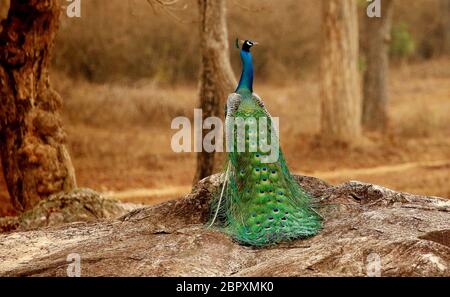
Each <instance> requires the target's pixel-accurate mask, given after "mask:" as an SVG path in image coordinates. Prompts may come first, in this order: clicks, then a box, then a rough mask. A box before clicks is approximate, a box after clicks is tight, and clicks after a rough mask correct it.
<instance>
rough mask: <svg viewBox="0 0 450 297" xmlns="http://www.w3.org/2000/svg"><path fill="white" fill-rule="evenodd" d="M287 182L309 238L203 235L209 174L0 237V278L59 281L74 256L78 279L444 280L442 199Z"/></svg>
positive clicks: (446, 250) (447, 211) (446, 251)
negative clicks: (155, 197) (112, 210)
mask: <svg viewBox="0 0 450 297" xmlns="http://www.w3.org/2000/svg"><path fill="white" fill-rule="evenodd" d="M294 178H295V179H296V180H297V181H298V182H299V184H300V185H301V186H302V188H303V189H305V191H307V192H308V193H309V194H310V195H311V196H312V197H313V198H314V200H315V201H320V203H318V204H317V205H316V209H317V211H318V212H319V213H320V214H321V216H322V217H323V218H324V220H325V224H324V228H323V230H321V232H320V234H319V235H317V236H315V237H312V238H308V239H304V240H301V239H299V240H294V241H290V242H284V243H281V244H277V245H274V246H271V247H270V248H249V247H246V246H242V245H239V244H237V243H236V242H235V241H234V240H232V239H231V238H230V237H228V236H227V235H226V234H224V233H222V232H218V230H215V229H214V228H205V227H204V224H205V223H206V221H207V220H208V214H209V201H210V199H211V196H212V195H213V193H215V192H216V191H217V189H220V185H221V180H222V179H221V174H217V175H214V176H211V177H209V178H206V179H204V180H202V181H201V182H200V183H199V184H198V185H197V186H196V187H195V188H194V190H193V191H192V193H191V194H189V195H187V196H186V197H185V198H183V199H180V200H176V201H174V200H173V201H169V202H165V203H162V204H159V205H155V206H150V207H146V208H140V209H135V210H133V211H131V212H130V213H128V214H126V215H124V216H122V217H121V218H120V219H117V220H107V221H99V222H93V223H83V222H79V223H72V224H65V225H62V226H58V227H56V226H53V227H52V226H51V227H48V228H44V229H39V230H36V229H33V230H30V231H27V232H13V233H7V234H0V242H1V243H2V244H1V245H0V260H1V261H0V276H67V271H68V267H69V265H70V264H71V263H73V262H70V261H68V259H67V257H68V255H69V254H72V253H74V252H75V253H78V254H79V255H80V257H81V263H80V264H81V266H80V267H81V276H83V277H87V276H217V277H218V276H228V277H232V276H259V277H261V276H272V277H273V276H291V277H295V276H450V265H449V263H450V230H448V229H449V228H448V222H449V220H450V203H449V201H448V200H447V199H444V198H438V197H425V196H418V195H412V194H408V193H401V192H395V191H392V190H390V189H387V188H384V187H381V186H377V185H372V184H366V183H361V182H357V181H352V182H347V183H344V184H342V185H337V186H331V185H329V184H327V183H326V182H324V181H321V180H319V179H316V178H313V177H306V176H294ZM39 217H40V216H36V218H39ZM67 222H68V220H66V223H67ZM29 223H32V222H29ZM27 225H28V224H26V225H25V226H24V227H25V229H26V227H27ZM31 225H32V226H33V225H34V224H31ZM38 225H40V223H39V222H38ZM168 247H170V248H168ZM206 263H207V264H206ZM374 264H375V265H374Z"/></svg>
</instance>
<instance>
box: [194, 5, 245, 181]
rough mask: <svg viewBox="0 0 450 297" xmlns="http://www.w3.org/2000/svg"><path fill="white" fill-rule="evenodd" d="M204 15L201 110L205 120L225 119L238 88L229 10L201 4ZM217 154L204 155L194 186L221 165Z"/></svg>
mask: <svg viewBox="0 0 450 297" xmlns="http://www.w3.org/2000/svg"><path fill="white" fill-rule="evenodd" d="M198 6H199V15H200V46H201V55H202V65H201V74H200V95H199V96H200V108H201V109H202V111H203V118H204V119H205V118H206V117H210V116H216V117H220V118H223V111H224V104H225V100H226V98H227V96H228V94H229V93H231V92H232V91H233V88H234V87H235V85H236V79H235V77H234V74H233V70H232V69H231V64H230V60H229V46H228V33H227V25H226V7H225V1H224V0H198ZM218 159H219V157H218V156H217V154H215V153H214V152H213V153H208V152H205V151H203V152H200V153H198V155H197V170H196V174H195V179H194V182H196V181H198V180H200V179H202V178H204V177H207V176H209V175H211V174H212V173H213V171H214V170H215V169H216V167H217V165H216V164H218V163H220V162H219V160H218Z"/></svg>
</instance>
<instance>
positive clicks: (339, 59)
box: [321, 0, 361, 143]
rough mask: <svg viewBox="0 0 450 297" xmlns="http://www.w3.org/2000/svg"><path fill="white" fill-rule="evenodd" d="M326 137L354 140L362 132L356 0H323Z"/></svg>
mask: <svg viewBox="0 0 450 297" xmlns="http://www.w3.org/2000/svg"><path fill="white" fill-rule="evenodd" d="M322 6H323V8H322V9H323V29H322V31H323V36H322V57H321V96H322V131H321V132H322V136H323V137H324V138H325V139H328V140H332V141H339V142H343V143H350V142H352V141H353V140H354V139H357V138H358V137H359V136H360V134H361V91H360V80H359V73H358V51H359V49H358V19H357V10H356V8H357V7H356V1H354V0H323V1H322Z"/></svg>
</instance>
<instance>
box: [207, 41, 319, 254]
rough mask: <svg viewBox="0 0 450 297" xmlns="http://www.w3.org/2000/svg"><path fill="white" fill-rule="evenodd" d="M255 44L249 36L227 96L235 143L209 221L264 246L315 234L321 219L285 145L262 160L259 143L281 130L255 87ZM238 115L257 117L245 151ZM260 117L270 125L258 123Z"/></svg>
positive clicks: (242, 240)
mask: <svg viewBox="0 0 450 297" xmlns="http://www.w3.org/2000/svg"><path fill="white" fill-rule="evenodd" d="M253 45H254V42H252V41H249V40H247V41H245V42H244V44H243V46H242V49H241V51H240V54H241V59H242V64H243V70H242V75H241V79H240V81H239V85H238V87H237V88H236V91H235V93H232V94H230V96H229V97H228V100H227V106H226V120H225V122H226V127H227V143H230V139H231V138H233V141H232V142H233V144H232V146H231V148H232V150H231V151H229V152H228V163H227V164H228V165H227V169H226V171H225V173H224V174H223V175H222V176H223V184H222V187H221V188H220V191H218V192H217V193H216V195H215V196H214V199H213V200H212V203H211V220H210V225H213V224H216V225H220V226H221V228H222V230H223V231H224V232H226V233H228V234H229V235H230V236H232V237H233V238H234V239H236V240H237V241H239V242H240V243H242V244H248V245H253V246H264V245H268V244H273V243H277V242H280V241H284V240H291V239H295V238H305V237H309V236H312V235H315V234H317V233H318V232H319V230H320V228H321V219H320V216H319V215H318V214H317V213H316V212H315V211H314V210H313V209H312V207H311V197H310V196H309V195H308V194H307V193H306V192H305V191H304V190H303V189H302V188H301V187H300V186H299V185H298V183H297V182H296V181H295V180H294V179H293V177H292V175H291V174H290V172H289V169H288V167H287V165H286V161H285V159H284V157H283V154H282V152H281V149H279V155H278V158H277V159H276V160H273V161H272V162H268V163H265V162H263V160H264V158H267V157H268V155H269V152H267V151H263V150H261V148H260V146H259V144H260V143H261V141H263V142H267V140H268V139H272V141H273V140H274V139H275V141H276V142H277V143H278V132H277V131H276V128H275V126H274V125H272V122H273V119H272V118H271V116H270V114H269V113H268V111H267V109H266V108H265V106H264V104H263V102H262V100H261V99H260V98H259V97H258V96H257V95H256V94H254V93H253V62H252V55H251V53H250V48H251V46H253ZM236 118H242V119H244V120H249V121H252V119H255V120H256V123H257V125H256V126H252V125H247V126H245V139H244V141H245V151H243V152H239V151H238V134H237V133H238V132H237V130H238V127H237V126H235V127H234V128H235V129H234V131H232V130H231V128H232V127H231V126H234V125H235V122H234V121H233V120H234V119H236ZM261 118H264V119H265V121H266V122H267V123H268V125H267V128H268V129H266V130H261V129H259V127H260V125H261V121H260V119H261ZM232 119H233V120H232ZM230 131H232V132H231V133H230ZM244 141H243V142H244ZM269 143H270V141H269ZM277 148H278V146H277Z"/></svg>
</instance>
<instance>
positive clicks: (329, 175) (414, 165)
mask: <svg viewBox="0 0 450 297" xmlns="http://www.w3.org/2000/svg"><path fill="white" fill-rule="evenodd" d="M448 166H450V160H436V161H421V162H408V163H402V164H396V165H388V166H377V167H370V168H356V169H351V168H349V169H339V170H332V171H315V172H312V173H308V174H307V175H311V176H315V177H318V178H321V179H324V180H330V179H331V180H332V179H335V178H343V177H349V178H352V177H355V176H362V175H370V176H374V175H382V174H389V173H401V172H405V171H410V170H417V169H434V168H442V167H448ZM296 174H305V173H304V172H299V173H296ZM190 190H191V185H186V186H168V187H165V188H152V189H147V188H140V189H130V190H125V191H117V192H114V191H110V192H105V193H104V194H105V195H106V196H107V197H111V198H115V199H119V200H121V201H124V202H133V203H145V204H156V203H160V202H162V201H165V200H167V199H170V198H174V197H181V196H183V195H185V194H186V193H188V192H189V191H190Z"/></svg>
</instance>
